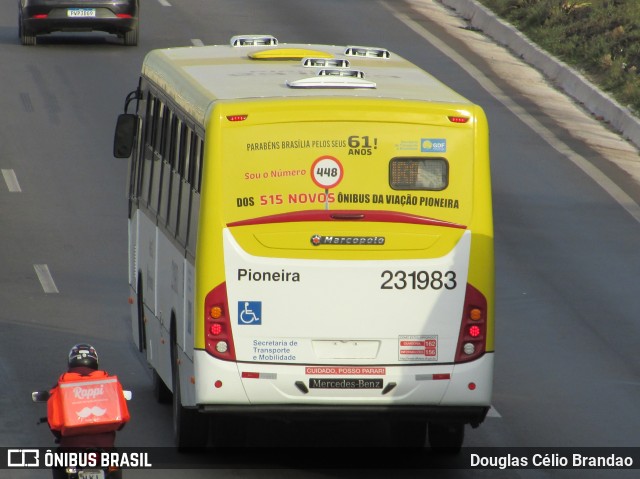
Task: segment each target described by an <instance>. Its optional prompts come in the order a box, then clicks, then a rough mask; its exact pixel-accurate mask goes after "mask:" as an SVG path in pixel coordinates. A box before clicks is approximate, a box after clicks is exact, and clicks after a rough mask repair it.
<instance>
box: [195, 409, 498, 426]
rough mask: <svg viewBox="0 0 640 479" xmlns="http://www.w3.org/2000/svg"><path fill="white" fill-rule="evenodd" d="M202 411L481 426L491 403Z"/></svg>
mask: <svg viewBox="0 0 640 479" xmlns="http://www.w3.org/2000/svg"><path fill="white" fill-rule="evenodd" d="M198 409H199V411H200V412H203V413H208V414H212V415H219V416H225V417H228V416H243V417H264V418H278V417H280V418H286V419H292V420H301V419H304V420H318V421H325V420H332V419H336V420H339V419H350V420H366V419H376V420H377V419H380V418H388V419H411V420H424V421H427V422H436V423H457V424H469V425H471V426H472V427H478V426H479V425H480V424H481V423H482V422H483V421H484V419H485V417H486V416H487V413H488V412H489V409H490V407H489V406H423V405H416V406H374V405H370V406H367V405H352V406H349V405H312V404H264V405H258V404H255V405H250V406H238V405H227V404H216V405H201V406H199V407H198Z"/></svg>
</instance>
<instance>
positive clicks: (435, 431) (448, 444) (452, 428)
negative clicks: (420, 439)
mask: <svg viewBox="0 0 640 479" xmlns="http://www.w3.org/2000/svg"><path fill="white" fill-rule="evenodd" d="M463 442H464V424H450V423H429V445H430V446H431V449H432V450H434V451H436V452H441V453H446V454H457V453H459V452H460V450H461V449H462V443H463Z"/></svg>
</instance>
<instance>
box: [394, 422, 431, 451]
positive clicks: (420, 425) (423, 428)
mask: <svg viewBox="0 0 640 479" xmlns="http://www.w3.org/2000/svg"><path fill="white" fill-rule="evenodd" d="M389 426H390V432H391V440H392V441H393V444H392V445H393V446H397V447H412V448H413V447H424V446H425V443H426V442H427V421H425V420H422V419H391V422H390V424H389Z"/></svg>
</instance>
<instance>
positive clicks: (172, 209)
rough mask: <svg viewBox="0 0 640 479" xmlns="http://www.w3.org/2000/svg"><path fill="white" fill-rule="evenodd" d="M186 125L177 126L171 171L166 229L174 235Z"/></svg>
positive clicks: (176, 226) (176, 224)
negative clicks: (174, 154) (174, 153)
mask: <svg viewBox="0 0 640 479" xmlns="http://www.w3.org/2000/svg"><path fill="white" fill-rule="evenodd" d="M186 133H187V125H185V124H184V123H183V122H182V121H180V122H179V125H178V138H177V141H176V156H175V163H174V164H173V165H172V166H173V168H172V171H171V187H170V192H171V193H170V195H171V196H170V197H169V208H168V213H167V216H168V218H167V228H168V229H169V232H170V234H172V235H174V236H175V234H176V233H177V232H178V213H179V211H180V168H181V167H180V165H181V163H182V162H183V161H184V160H183V157H184V155H185V152H186V144H185V143H186V140H187V138H186V136H187V134H186Z"/></svg>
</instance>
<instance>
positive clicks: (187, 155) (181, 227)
mask: <svg viewBox="0 0 640 479" xmlns="http://www.w3.org/2000/svg"><path fill="white" fill-rule="evenodd" d="M196 140H197V137H196V135H195V133H194V132H193V131H192V130H191V129H189V128H187V134H186V138H185V147H186V149H185V152H184V157H183V162H182V164H181V168H180V211H179V213H178V234H177V239H178V242H179V243H180V244H181V245H183V246H186V245H187V233H188V227H189V200H190V194H191V185H190V184H189V176H190V174H191V173H192V172H191V164H192V163H193V156H194V154H195V150H196V148H195V144H196Z"/></svg>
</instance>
